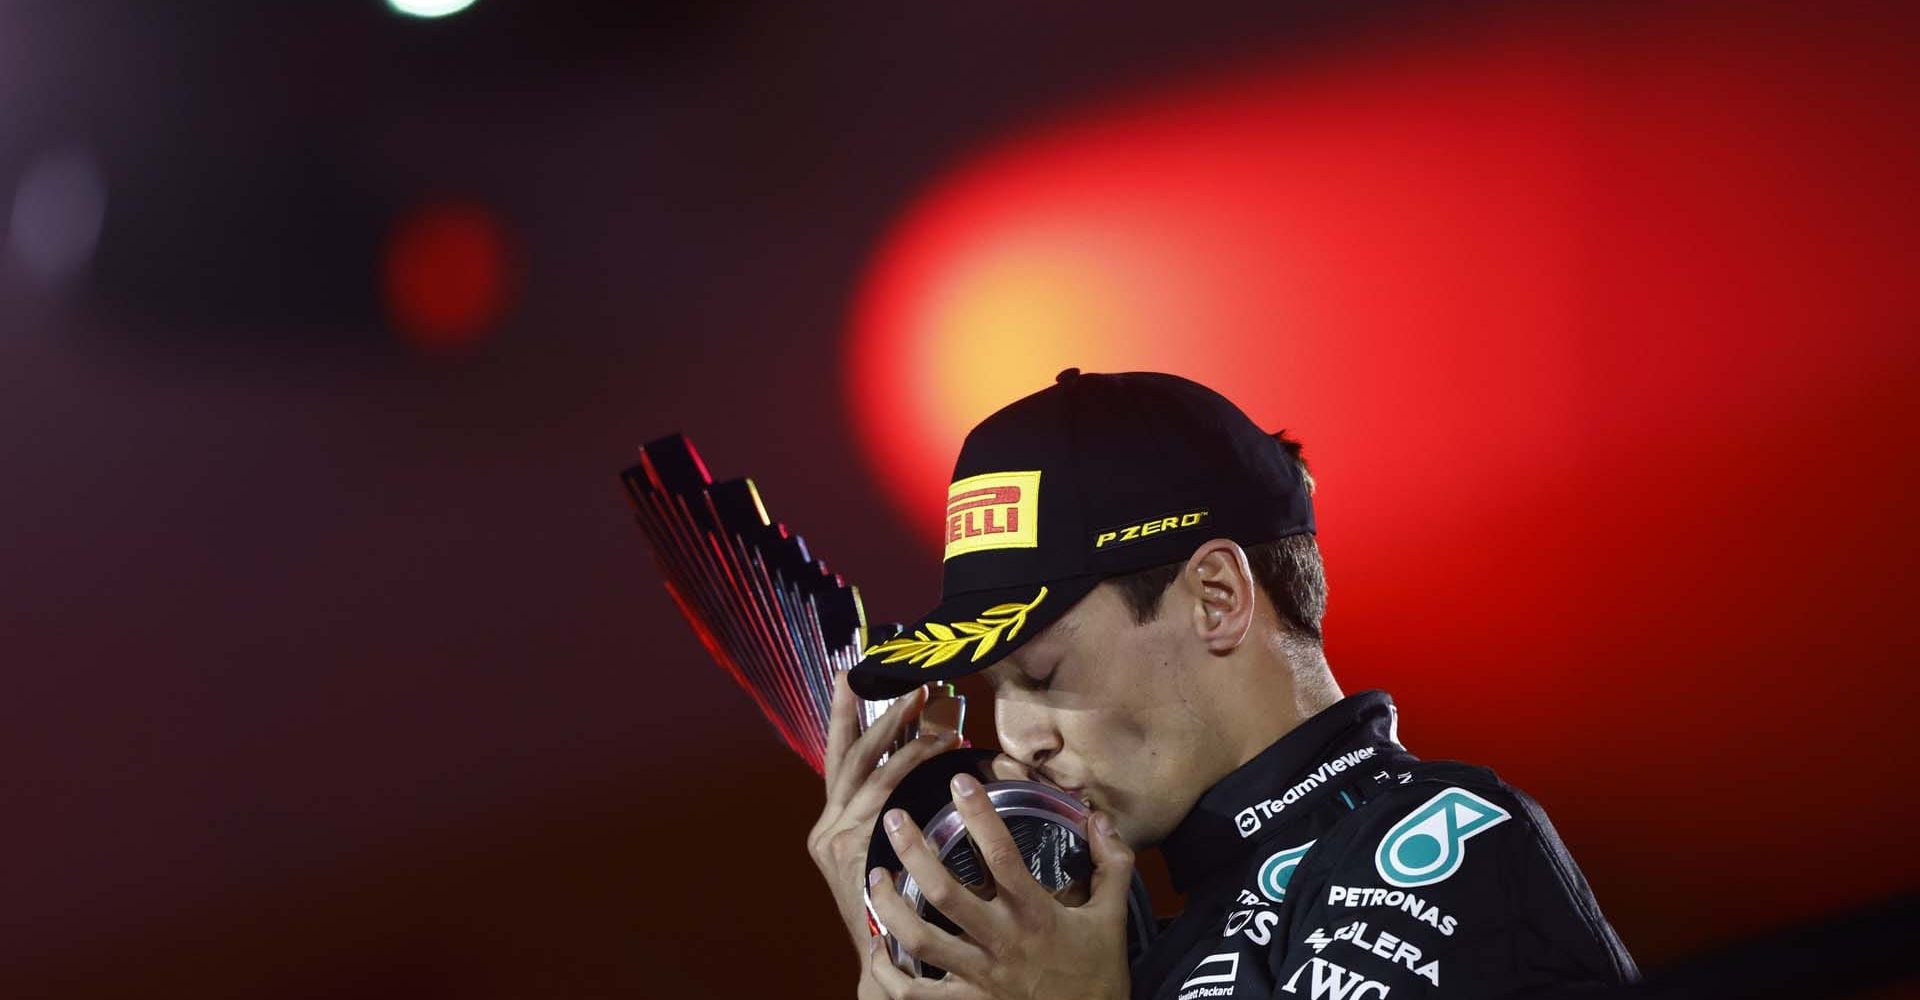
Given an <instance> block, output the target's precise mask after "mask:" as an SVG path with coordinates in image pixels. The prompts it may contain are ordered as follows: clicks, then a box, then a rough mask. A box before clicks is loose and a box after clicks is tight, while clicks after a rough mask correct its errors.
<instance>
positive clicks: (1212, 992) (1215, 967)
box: [1180, 951, 1240, 1000]
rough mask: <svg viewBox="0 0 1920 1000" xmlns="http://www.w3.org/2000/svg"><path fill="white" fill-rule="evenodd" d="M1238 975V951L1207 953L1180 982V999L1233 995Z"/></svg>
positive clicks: (1195, 999)
mask: <svg viewBox="0 0 1920 1000" xmlns="http://www.w3.org/2000/svg"><path fill="white" fill-rule="evenodd" d="M1239 976H1240V953H1239V952H1235V951H1228V952H1222V953H1220V954H1218V955H1208V956H1207V957H1205V958H1203V959H1201V960H1200V964H1198V965H1196V966H1194V967H1193V974H1192V975H1190V976H1188V977H1187V981H1186V982H1184V983H1181V984H1180V1000H1197V998H1200V997H1224V996H1232V995H1233V987H1234V981H1235V980H1236V979H1238V978H1239Z"/></svg>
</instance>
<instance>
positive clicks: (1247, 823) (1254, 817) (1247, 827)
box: [1233, 808, 1260, 837]
mask: <svg viewBox="0 0 1920 1000" xmlns="http://www.w3.org/2000/svg"><path fill="white" fill-rule="evenodd" d="M1233 822H1234V823H1235V825H1237V826H1239V827H1240V836H1242V837H1251V836H1253V832H1254V831H1255V830H1258V829H1260V814H1259V813H1257V812H1254V811H1253V809H1252V808H1247V809H1242V810H1240V815H1238V816H1235V817H1234V818H1233Z"/></svg>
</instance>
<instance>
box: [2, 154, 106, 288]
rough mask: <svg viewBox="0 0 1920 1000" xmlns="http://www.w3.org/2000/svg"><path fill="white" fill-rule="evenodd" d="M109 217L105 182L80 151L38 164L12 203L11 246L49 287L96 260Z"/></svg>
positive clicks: (41, 159)
mask: <svg viewBox="0 0 1920 1000" xmlns="http://www.w3.org/2000/svg"><path fill="white" fill-rule="evenodd" d="M106 216H107V181H106V175H105V173H104V172H103V171H102V170H101V169H100V165H99V164H98V163H97V162H96V161H95V160H94V159H93V157H92V156H90V155H88V154H87V153H86V152H84V151H82V150H56V151H53V152H49V153H46V154H44V155H42V156H41V157H39V158H38V159H36V160H34V161H33V163H32V164H31V165H30V166H28V167H27V170H26V173H25V174H23V175H22V176H21V178H20V186H19V187H18V188H17V189H16V190H15V192H14V197H13V213H12V217H11V220H10V222H11V224H10V225H9V226H8V229H7V243H8V246H9V247H10V248H11V249H12V251H13V255H14V257H15V258H17V259H18V260H19V261H20V263H21V265H22V266H23V267H25V269H26V270H27V272H28V273H29V274H31V275H32V276H33V277H34V278H36V279H38V280H39V281H41V282H43V283H46V284H58V283H61V282H64V281H66V280H67V279H69V278H72V277H73V276H75V275H77V274H78V273H79V272H80V271H81V270H82V269H84V268H85V267H86V265H87V262H88V261H89V260H91V259H92V258H93V251H94V248H95V247H96V246H98V245H99V242H100V228H101V225H102V224H103V223H104V222H105V221H106Z"/></svg>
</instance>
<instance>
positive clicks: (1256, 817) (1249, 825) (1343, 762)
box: [1233, 747, 1373, 837]
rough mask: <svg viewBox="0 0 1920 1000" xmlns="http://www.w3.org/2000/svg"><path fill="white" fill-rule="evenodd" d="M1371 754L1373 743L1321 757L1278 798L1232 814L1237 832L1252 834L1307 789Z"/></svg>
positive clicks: (1325, 781) (1318, 784)
mask: <svg viewBox="0 0 1920 1000" xmlns="http://www.w3.org/2000/svg"><path fill="white" fill-rule="evenodd" d="M1371 756H1373V748H1372V747H1361V748H1360V749H1358V750H1349V751H1348V752H1346V753H1343V754H1341V755H1340V756H1338V757H1335V758H1333V759H1332V760H1326V761H1321V763H1320V766H1319V767H1316V768H1314V769H1313V770H1311V771H1309V772H1307V776H1306V777H1304V778H1302V779H1300V782H1299V783H1298V784H1296V785H1294V786H1293V787H1292V788H1289V789H1287V790H1286V791H1284V792H1281V793H1280V796H1279V797H1278V798H1272V799H1268V800H1266V801H1265V802H1255V803H1254V804H1253V805H1250V806H1248V807H1246V808H1245V809H1242V810H1240V811H1239V812H1238V813H1236V814H1234V817H1233V825H1234V826H1235V827H1236V828H1238V829H1239V831H1240V836H1242V837H1251V836H1253V835H1254V834H1255V833H1256V832H1258V831H1259V829H1260V824H1261V823H1262V822H1263V821H1265V820H1270V819H1272V818H1274V817H1275V816H1278V815H1280V813H1281V811H1283V810H1285V809H1286V808H1287V807H1288V806H1290V805H1292V804H1294V803H1295V802H1298V801H1300V799H1301V798H1302V797H1303V796H1305V795H1306V794H1307V793H1308V792H1311V791H1313V790H1314V789H1316V788H1319V787H1320V786H1321V785H1324V784H1326V783H1327V782H1329V781H1332V780H1333V778H1334V776H1335V775H1338V774H1340V773H1342V772H1344V771H1345V770H1346V769H1347V768H1350V767H1352V766H1354V765H1355V764H1358V763H1360V762H1361V761H1363V760H1366V759H1367V758H1369V757H1371Z"/></svg>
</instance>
